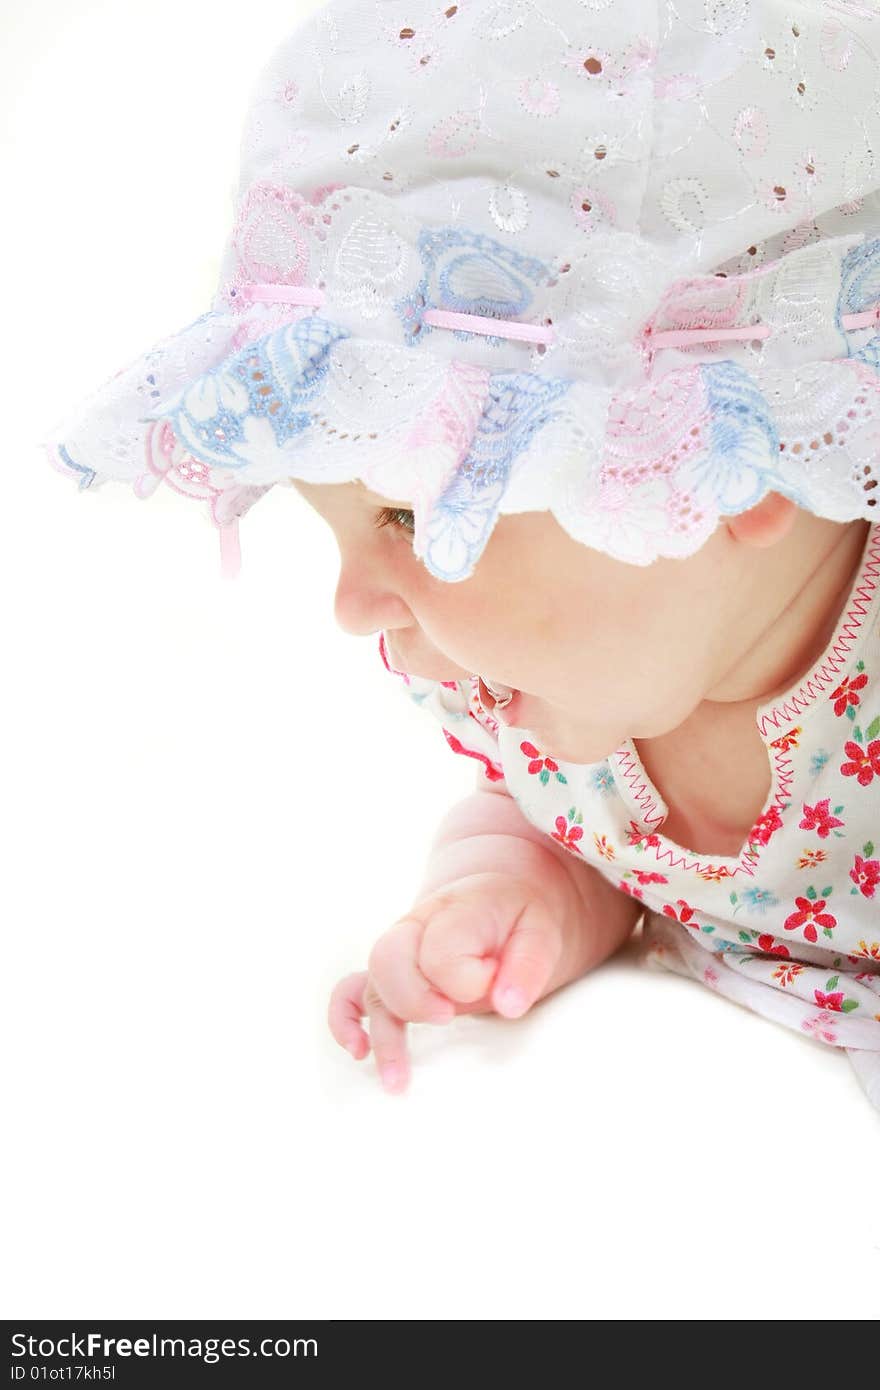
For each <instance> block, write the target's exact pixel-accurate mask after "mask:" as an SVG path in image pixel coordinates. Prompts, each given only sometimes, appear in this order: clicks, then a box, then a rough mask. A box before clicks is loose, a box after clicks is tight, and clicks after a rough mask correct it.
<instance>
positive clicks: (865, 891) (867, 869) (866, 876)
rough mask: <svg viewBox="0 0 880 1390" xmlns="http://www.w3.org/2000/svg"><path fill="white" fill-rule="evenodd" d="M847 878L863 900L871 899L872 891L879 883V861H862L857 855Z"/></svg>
mask: <svg viewBox="0 0 880 1390" xmlns="http://www.w3.org/2000/svg"><path fill="white" fill-rule="evenodd" d="M849 876H850V878H851V879H852V881H853V883H854V884H856V886H857V887H858V890H859V892H860V893H861V895H862V897H863V898H873V896H874V890H875V889H876V887H877V884H878V883H880V859H863V858H862V856H861V855H860V854H857V855H856V857H855V861H854V863H853V866H852V868H851V869H850V871H849Z"/></svg>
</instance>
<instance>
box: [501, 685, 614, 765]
mask: <svg viewBox="0 0 880 1390" xmlns="http://www.w3.org/2000/svg"><path fill="white" fill-rule="evenodd" d="M532 698H533V700H534V697H532ZM542 703H543V704H544V705H545V707H546V709H547V717H546V719H543V718H539V715H540V714H541V713H542V711H541V710H540V709H536V710H530V711H529V717H530V719H531V726H530V727H528V728H525V727H524V728H522V729H521V732H522V733H524V734H525V733H527V734H529V735H530V737H531V740H532V742H533V743H534V744H535V746H536V747H537V748H538V749H539V750H540V752H541V753H542V754H543V756H544V757H545V758H553V759H554V760H555V761H557V762H562V763H580V764H582V765H584V766H588V765H590V764H592V763H601V762H604V761H605V760H606V758H610V757H611V755H612V754H613V753H616V752H617V750H618V749H619V748H620V747H621V746H622V744H623V743H624V742H625V740H626V734H624V733H622V732H621V731H620V730H619V729H616V730H615V729H611V730H610V731H609V730H607V729H603V728H598V727H597V726H596V725H594V724H593V725H590V726H589V727H583V726H581V727H578V724H579V721H578V720H577V719H576V718H574V717H573V716H572V715H571V714H569V713H568V712H567V711H563V710H559V709H558V708H554V707H553V706H552V705H550V704H549V702H547V701H544V702H542ZM523 723H525V721H523Z"/></svg>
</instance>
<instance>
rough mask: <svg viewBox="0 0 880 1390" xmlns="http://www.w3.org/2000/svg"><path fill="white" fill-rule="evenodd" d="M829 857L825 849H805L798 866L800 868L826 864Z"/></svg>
mask: <svg viewBox="0 0 880 1390" xmlns="http://www.w3.org/2000/svg"><path fill="white" fill-rule="evenodd" d="M827 858H828V855H827V854H826V853H825V851H824V849H805V850H804V852H803V854H802V855H801V857H800V859H799V860H798V862H797V866H798V868H799V869H812V868H813V867H814V865H816V864H824V862H825V860H826V859H827Z"/></svg>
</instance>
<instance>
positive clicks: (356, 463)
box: [46, 0, 880, 581]
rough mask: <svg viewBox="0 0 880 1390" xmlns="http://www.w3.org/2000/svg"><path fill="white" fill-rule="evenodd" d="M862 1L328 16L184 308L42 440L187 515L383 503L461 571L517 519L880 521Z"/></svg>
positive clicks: (678, 531)
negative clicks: (350, 497) (299, 490)
mask: <svg viewBox="0 0 880 1390" xmlns="http://www.w3.org/2000/svg"><path fill="white" fill-rule="evenodd" d="M878 60H880V13H878V11H877V9H876V8H875V6H874V5H873V3H869V0H717V3H714V4H712V5H708V4H706V3H705V0H674V3H673V2H672V0H658V3H657V4H644V3H636V2H635V0H552V3H551V0H543V2H542V3H540V4H538V3H536V2H535V0H467V3H462V4H458V5H453V4H443V3H435V2H430V0H406V2H405V3H403V2H402V0H400V2H399V0H354V2H352V0H339V3H332V4H329V5H327V6H326V7H325V8H324V9H323V10H321V11H319V12H318V14H317V15H316V16H315V17H314V18H313V19H312V20H311V21H310V22H308V23H307V24H305V25H304V26H303V27H301V28H300V29H299V30H297V32H296V33H294V34H293V35H292V36H291V37H290V39H289V40H288V41H287V42H286V43H284V44H283V45H282V47H281V48H280V49H279V50H278V52H277V53H276V54H275V55H274V56H273V58H272V59H271V61H270V62H269V64H268V66H267V67H266V69H265V70H264V72H263V73H262V75H261V77H260V81H259V83H258V85H257V87H256V90H255V91H254V94H253V99H252V103H251V107H250V110H249V114H248V118H247V122H246V128H245V132H244V137H243V142H242V153H241V178H240V184H239V187H238V190H237V194H236V205H235V218H234V225H233V227H232V231H231V234H230V236H229V240H228V244H227V247H226V252H225V256H224V259H223V263H222V268H221V275H220V283H219V285H218V289H217V293H216V296H215V298H214V302H213V305H212V307H211V309H210V310H209V311H208V312H207V313H205V314H204V315H202V317H200V318H199V319H197V320H196V321H195V322H194V323H191V324H190V325H188V326H187V327H185V328H183V329H181V330H180V331H179V332H177V333H174V334H172V335H171V336H170V337H168V338H166V339H164V340H163V341H161V342H160V343H158V344H156V345H155V346H154V347H153V348H152V349H151V350H150V351H149V352H147V353H146V354H145V355H144V356H142V357H140V358H138V359H137V360H136V361H135V362H133V363H131V365H129V366H128V367H126V368H124V369H123V370H122V371H121V372H119V373H118V374H117V375H116V376H115V377H114V378H113V379H112V380H111V381H109V382H107V383H106V384H105V385H104V386H103V387H101V389H100V390H99V391H97V393H96V394H95V395H94V396H92V397H91V399H89V400H87V401H86V402H85V403H84V404H83V406H82V409H81V410H80V411H79V412H78V413H77V415H76V417H75V418H74V419H71V420H68V421H67V422H66V423H65V424H64V425H63V427H62V428H59V429H57V430H55V431H54V432H53V434H52V437H51V439H50V440H49V441H48V442H47V444H46V447H47V449H48V451H49V455H50V458H51V460H52V462H53V463H54V464H55V465H56V466H57V467H59V468H60V469H61V470H62V471H64V472H65V473H67V474H68V475H71V476H73V477H75V478H76V479H77V480H78V481H79V484H80V486H81V487H82V488H93V487H96V486H98V485H100V484H101V483H103V482H104V481H106V480H107V479H110V478H112V479H117V480H120V481H125V482H129V483H131V484H132V485H133V487H134V489H135V492H136V493H137V495H138V496H139V497H141V498H147V497H149V496H150V495H151V494H152V493H153V492H154V491H155V489H156V488H157V487H158V486H159V485H160V483H161V482H163V481H164V482H165V483H166V484H168V485H169V486H170V487H172V488H174V489H175V490H176V491H178V492H180V493H182V494H185V495H187V496H190V497H194V498H200V499H203V500H204V501H206V502H207V503H208V504H209V505H208V512H209V515H210V517H211V519H212V521H213V522H215V523H216V525H217V526H218V527H219V528H220V536H221V543H222V553H223V557H224V573H225V574H227V575H230V576H233V575H235V574H236V573H237V572H238V567H239V564H240V552H239V545H238V519H239V517H241V516H242V515H244V513H245V512H246V511H247V510H248V508H249V507H250V506H251V505H252V504H253V502H255V501H256V500H257V499H258V498H259V497H260V496H262V495H263V493H264V492H265V491H266V490H267V489H268V488H269V487H271V486H272V485H273V484H275V483H279V482H288V481H289V480H290V479H291V478H300V479H303V480H309V481H313V482H344V481H348V480H351V479H355V478H359V479H361V480H363V481H364V482H365V483H367V484H368V486H369V487H370V488H371V489H372V490H373V491H374V492H376V493H378V494H380V495H384V496H387V497H390V498H395V499H401V498H406V499H407V500H408V501H409V503H410V505H411V506H412V509H413V512H414V517H415V535H414V542H413V544H414V549H415V552H416V554H417V555H418V556H419V557H420V558H421V559H422V560H423V562H424V563H425V565H426V566H427V568H428V569H429V570H430V572H431V573H432V574H433V575H435V576H437V577H439V578H441V579H444V580H448V581H454V580H459V579H464V578H467V577H468V576H469V575H470V574H471V573H473V570H474V567H475V565H476V563H477V561H478V560H479V557H480V554H481V553H482V551H483V549H484V547H485V545H486V543H487V541H488V539H489V536H490V535H491V533H492V529H493V527H494V525H495V522H496V520H497V518H498V516H499V515H501V514H505V513H511V512H522V511H533V510H541V511H543V510H550V511H551V512H552V513H553V515H554V516H555V517H556V519H557V520H558V521H559V523H560V524H561V525H562V526H563V527H564V528H565V530H566V531H567V532H568V533H569V534H570V535H571V536H572V537H574V538H575V539H577V540H579V541H581V542H583V543H584V544H585V545H588V546H592V547H595V548H597V549H599V550H602V551H605V552H606V553H608V554H609V555H611V556H614V557H615V558H617V559H620V560H623V561H628V562H631V563H634V564H639V565H645V564H650V563H651V562H652V561H653V560H654V559H656V558H657V557H658V556H686V555H689V554H692V553H693V552H694V551H696V550H697V549H698V548H699V547H700V546H701V545H702V544H703V542H704V541H705V540H706V539H707V537H708V536H709V535H710V534H711V533H712V532H713V530H714V529H715V527H716V526H717V524H718V519H719V517H720V516H722V515H725V514H728V515H729V514H735V513H739V512H742V511H745V510H747V509H748V508H750V507H753V506H754V505H756V504H757V502H759V501H760V500H761V498H762V497H763V496H764V495H765V494H766V493H767V492H769V491H777V492H779V493H782V494H784V495H785V496H788V497H790V498H792V499H793V500H794V501H795V502H796V503H797V504H798V505H799V506H801V507H804V508H807V509H809V510H811V511H813V512H815V513H817V514H819V515H821V516H825V517H828V518H831V519H834V520H838V521H847V520H852V519H854V518H856V517H867V518H872V519H880V502H878V494H880V489H878V486H877V483H878V477H880V463H878V451H880V375H878V373H880V192H878V190H880V168H878V164H877V157H878V156H877V152H878V151H880V61H878Z"/></svg>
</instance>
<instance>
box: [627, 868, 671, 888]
mask: <svg viewBox="0 0 880 1390" xmlns="http://www.w3.org/2000/svg"><path fill="white" fill-rule="evenodd" d="M633 873H634V874H635V876H636V878H637V879H638V880H639V883H641V884H642V886H644V885H645V884H646V883H668V882H669V879H668V878H667V877H666V875H665V874H655V873H648V871H647V869H633Z"/></svg>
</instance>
